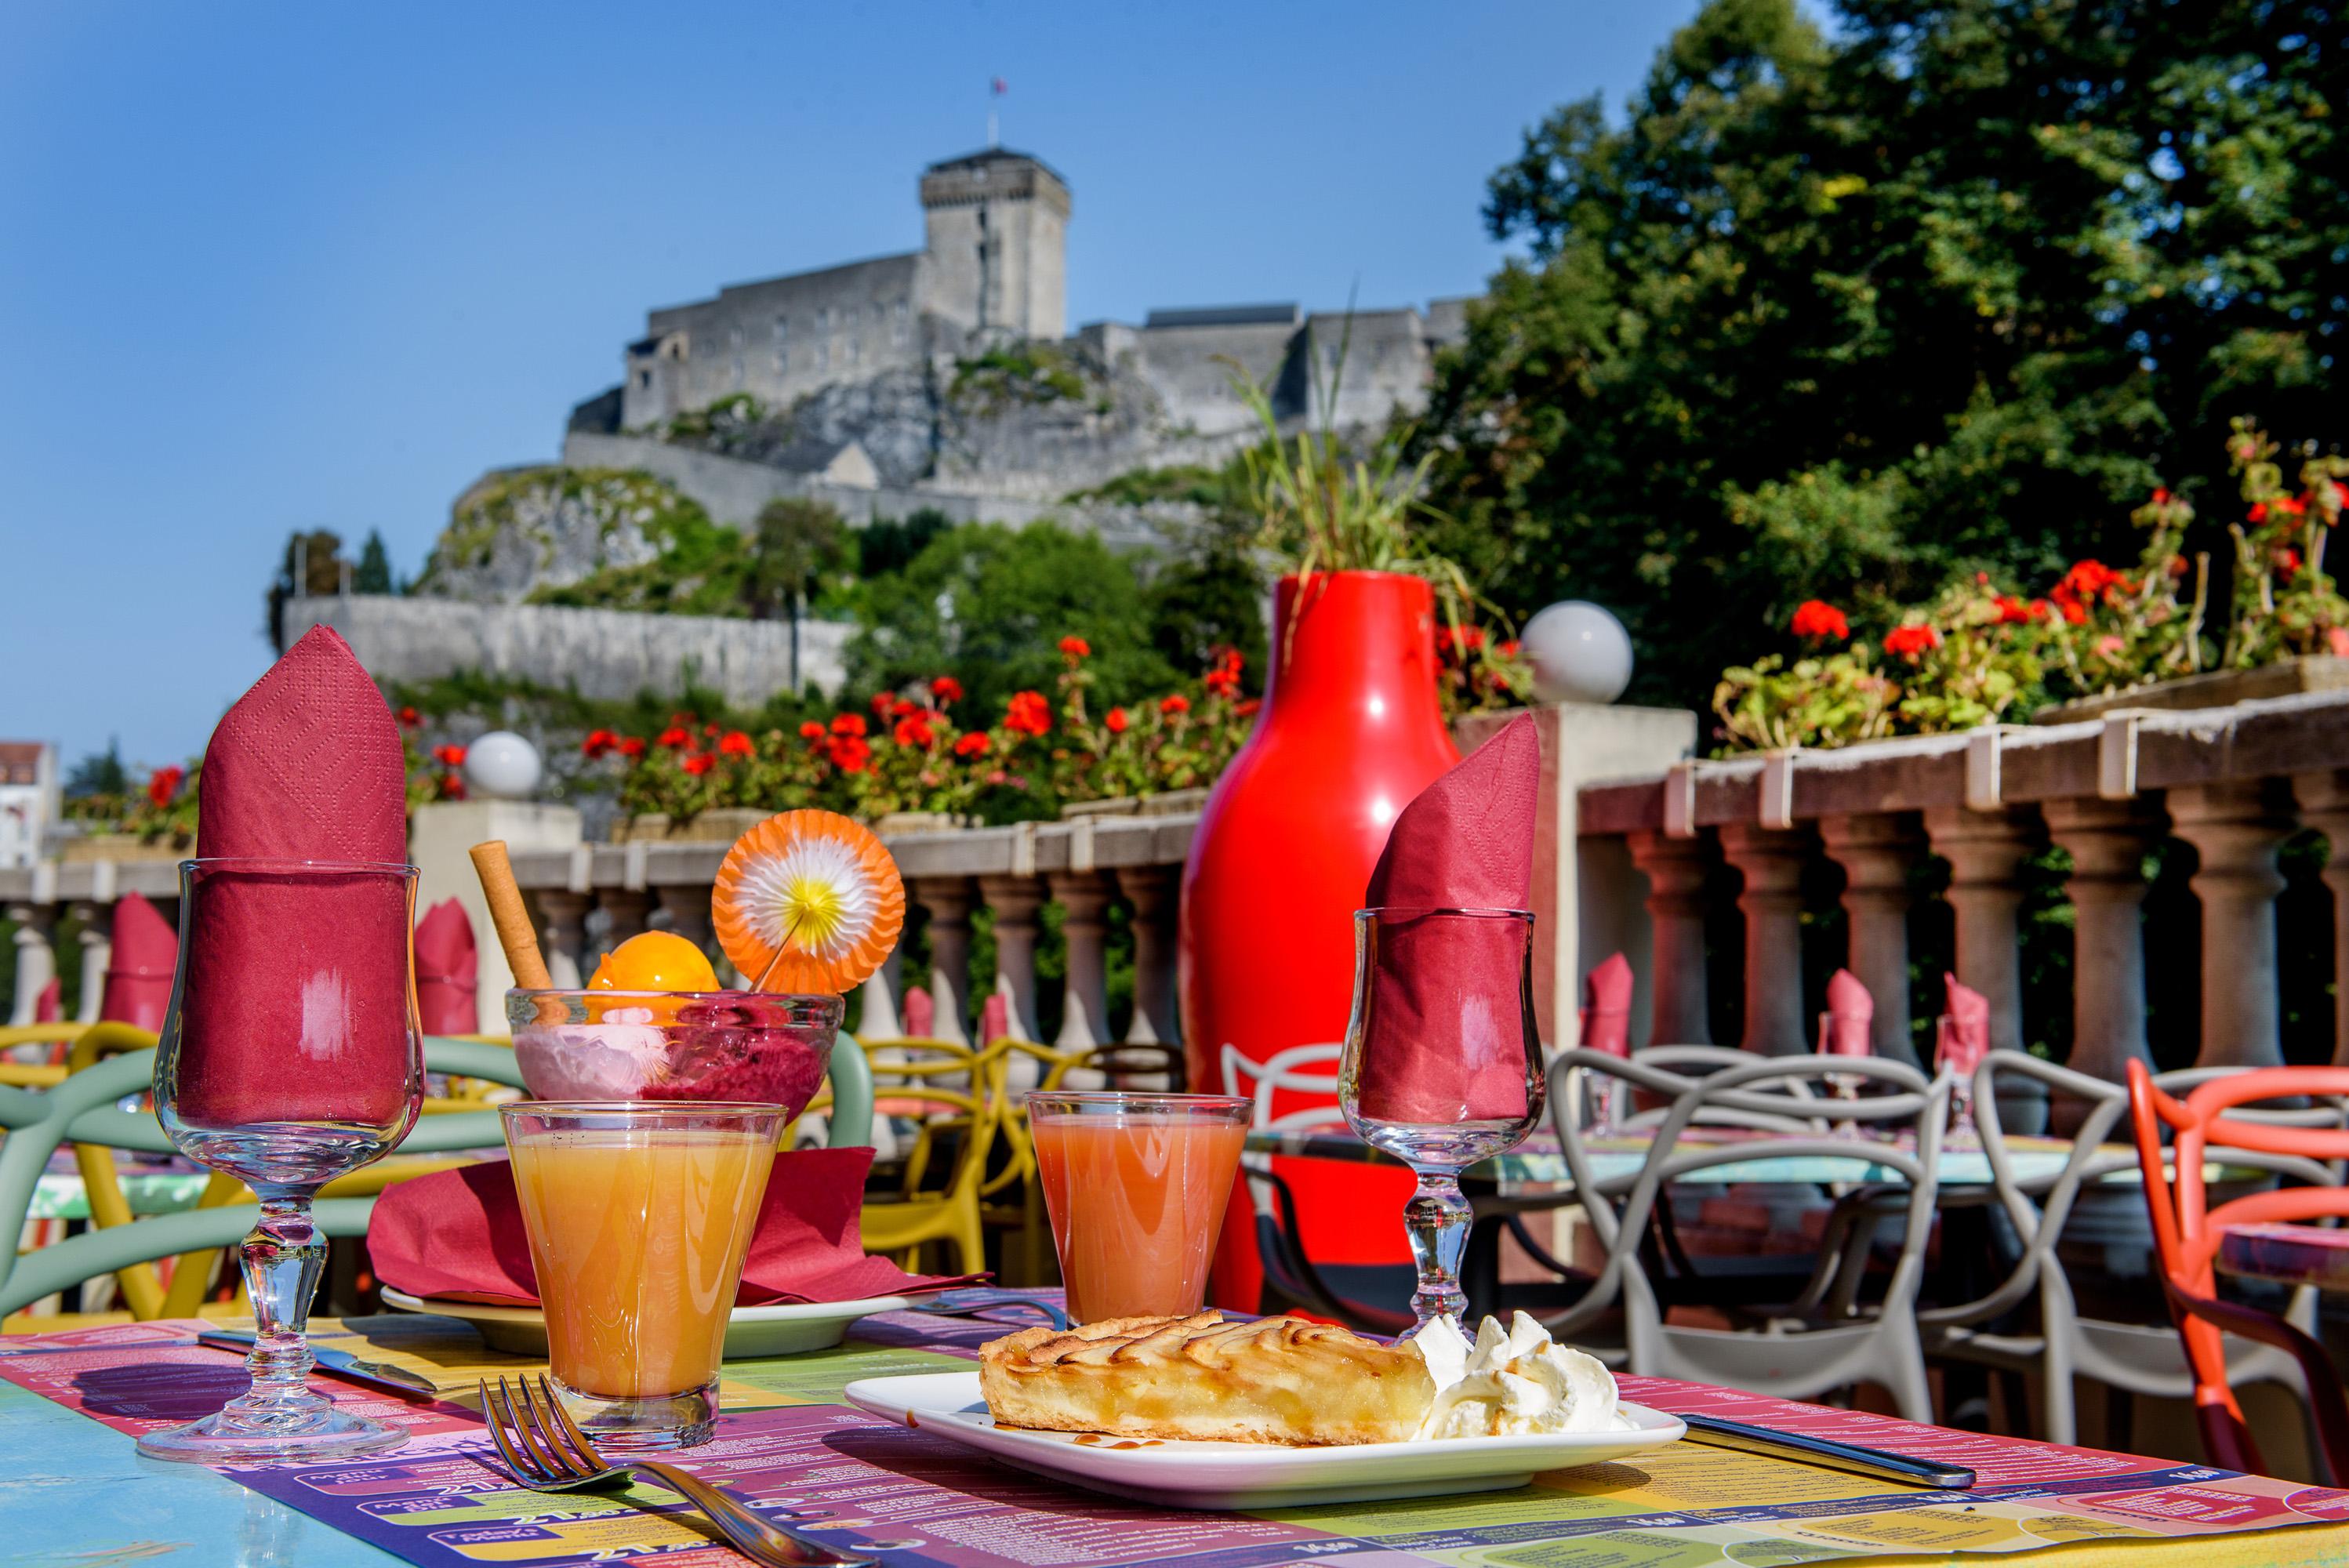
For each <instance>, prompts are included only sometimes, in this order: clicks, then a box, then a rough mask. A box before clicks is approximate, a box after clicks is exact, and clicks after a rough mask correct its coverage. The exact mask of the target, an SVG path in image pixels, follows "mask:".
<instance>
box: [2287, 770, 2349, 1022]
mask: <svg viewBox="0 0 2349 1568" xmlns="http://www.w3.org/2000/svg"><path fill="white" fill-rule="evenodd" d="M2292 798H2293V799H2295V800H2297V801H2298V802H2299V803H2300V819H2301V820H2302V821H2303V822H2305V823H2307V824H2308V825H2309V826H2310V827H2312V828H2313V829H2315V830H2317V831H2318V832H2320V833H2323V835H2324V843H2325V848H2326V850H2327V851H2329V852H2328V853H2327V854H2326V856H2325V859H2324V885H2325V886H2326V887H2329V888H2331V889H2332V890H2333V1065H2334V1066H2335V1067H2349V769H2344V770H2337V771H2334V772H2331V773H2307V774H2302V776H2301V777H2300V778H2298V779H2293V780H2292Z"/></svg>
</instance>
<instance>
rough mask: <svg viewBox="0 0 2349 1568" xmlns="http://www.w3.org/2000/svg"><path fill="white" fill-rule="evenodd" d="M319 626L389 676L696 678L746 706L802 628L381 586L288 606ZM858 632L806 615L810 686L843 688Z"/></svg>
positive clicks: (644, 682) (681, 681)
mask: <svg viewBox="0 0 2349 1568" xmlns="http://www.w3.org/2000/svg"><path fill="white" fill-rule="evenodd" d="M314 625H326V626H332V627H333V628H334V629H335V630H336V631H337V632H339V633H341V634H342V636H343V640H344V641H346V642H347V643H349V644H350V645H351V649H352V651H353V652H354V653H356V654H357V655H358V658H359V663H361V664H362V665H366V666H367V673H368V674H369V675H371V676H375V677H376V678H377V679H378V680H406V681H418V680H430V679H433V678H435V677H438V676H453V675H457V674H460V673H462V672H466V671H480V672H481V673H484V674H488V675H493V676H506V677H509V678H518V679H523V680H528V681H533V682H535V683H536V684H538V685H540V686H552V687H554V688H555V689H557V690H563V689H566V688H568V689H572V690H575V691H577V692H578V694H579V695H580V696H586V697H597V698H610V699H621V700H624V699H626V698H629V697H633V696H636V694H637V693H639V692H643V691H654V692H658V693H661V694H662V695H664V696H667V695H671V694H674V693H677V692H680V691H682V690H683V689H684V688H685V686H687V684H688V682H690V683H692V684H695V685H698V686H706V687H709V688H711V689H713V690H716V691H719V692H720V693H723V694H724V696H725V697H726V700H727V701H728V702H729V703H731V704H733V705H735V706H737V707H758V706H759V705H760V704H761V703H763V702H765V701H766V700H767V699H768V698H769V697H770V696H773V695H774V694H775V693H776V692H777V691H780V690H783V689H785V688H787V687H788V686H790V684H791V627H790V625H789V624H788V623H785V622H781V621H738V620H726V619H719V618H717V617H709V616H698V615H639V614H628V613H626V612H625V611H619V610H572V609H564V608H558V607H556V606H554V605H549V604H471V603H463V602H460V601H458V600H453V599H425V598H396V597H392V596H389V595H383V594H372V593H354V594H348V595H342V596H336V597H321V598H305V599H295V600H293V601H291V602H289V603H287V604H286V606H285V639H286V641H287V642H288V643H289V644H290V643H291V642H292V641H293V640H294V639H295V638H296V637H299V636H300V635H301V634H303V633H304V632H306V631H308V630H309V629H310V628H311V627H312V626H314ZM852 630H853V628H852V627H850V626H847V625H845V624H841V623H838V622H831V621H808V622H802V623H801V625H800V672H801V676H802V685H804V684H806V683H807V682H810V681H812V682H813V683H814V684H815V685H816V686H819V687H821V688H822V689H823V690H824V691H826V692H833V691H837V690H838V689H839V688H840V686H841V683H842V680H843V666H842V662H841V654H842V650H843V647H844V646H845V645H846V644H847V641H848V635H849V633H850V632H851V631H852Z"/></svg>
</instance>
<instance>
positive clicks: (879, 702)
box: [873, 691, 897, 713]
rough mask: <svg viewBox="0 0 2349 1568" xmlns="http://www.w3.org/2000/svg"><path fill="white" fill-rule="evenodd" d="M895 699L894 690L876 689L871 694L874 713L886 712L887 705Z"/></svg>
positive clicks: (887, 709)
mask: <svg viewBox="0 0 2349 1568" xmlns="http://www.w3.org/2000/svg"><path fill="white" fill-rule="evenodd" d="M896 700H897V694H896V693H895V692H893V691H876V692H874V694H873V711H874V712H875V713H886V712H888V711H889V705H890V704H892V703H894V702H895V701H896Z"/></svg>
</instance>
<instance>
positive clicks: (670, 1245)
mask: <svg viewBox="0 0 2349 1568" xmlns="http://www.w3.org/2000/svg"><path fill="white" fill-rule="evenodd" d="M498 1109H499V1112H500V1114H501V1115H502V1118H503V1119H504V1126H505V1133H506V1148H507V1150H509V1151H510V1152H511V1153H512V1156H513V1177H514V1191H515V1194H516V1195H517V1196H518V1197H519V1198H520V1199H521V1201H522V1217H523V1229H524V1230H525V1231H526V1232H527V1233H529V1239H530V1262H531V1267H532V1268H533V1270H534V1271H535V1272H536V1274H537V1275H538V1296H539V1305H540V1307H541V1309H542V1310H543V1312H544V1313H545V1315H546V1348H547V1359H548V1361H549V1363H550V1364H551V1367H552V1370H553V1372H554V1389H555V1393H556V1395H557V1397H559V1398H562V1399H563V1401H564V1407H565V1408H566V1409H567V1410H568V1411H569V1412H570V1414H571V1416H572V1418H573V1419H574V1420H575V1421H577V1422H578V1423H579V1425H580V1426H581V1427H582V1428H584V1429H585V1430H586V1432H587V1434H588V1435H589V1436H590V1437H592V1438H595V1439H597V1440H598V1442H597V1446H598V1447H605V1446H608V1447H610V1448H612V1449H616V1450H619V1451H621V1452H632V1453H647V1452H654V1451H657V1450H660V1449H683V1448H691V1447H693V1446H695V1445H696V1444H698V1443H706V1442H708V1441H709V1437H710V1433H711V1431H712V1429H713V1423H714V1422H715V1421H716V1419H717V1416H718V1364H719V1360H720V1359H721V1358H722V1357H723V1355H724V1352H725V1348H726V1324H727V1319H728V1317H729V1316H730V1315H731V1314H732V1312H733V1310H734V1293H735V1291H736V1289H737V1288H738V1287H739V1286H740V1284H741V1283H742V1260H743V1258H744V1257H745V1256H746V1255H748V1253H750V1236H751V1233H752V1232H753V1231H755V1230H756V1229H757V1228H758V1222H759V1204H760V1202H761V1199H763V1198H764V1197H765V1195H766V1191H767V1176H768V1172H769V1171H771V1170H772V1169H773V1167H774V1162H775V1142H776V1140H777V1139H779V1138H781V1136H782V1130H783V1124H784V1122H785V1121H786V1120H787V1119H789V1118H788V1117H787V1116H786V1114H785V1112H784V1110H783V1108H782V1107H781V1106H779V1105H745V1104H729V1103H725V1102H723V1101H718V1100H670V1101H647V1100H612V1101H605V1102H595V1101H588V1102H580V1101H567V1100H564V1101H558V1100H520V1101H515V1102H513V1103H511V1104H507V1105H502V1106H500V1107H499V1108H498Z"/></svg>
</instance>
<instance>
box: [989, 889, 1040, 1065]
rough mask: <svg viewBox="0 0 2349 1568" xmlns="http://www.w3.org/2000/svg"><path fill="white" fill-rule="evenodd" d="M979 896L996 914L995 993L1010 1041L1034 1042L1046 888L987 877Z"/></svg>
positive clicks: (1036, 1031)
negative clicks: (1040, 913)
mask: <svg viewBox="0 0 2349 1568" xmlns="http://www.w3.org/2000/svg"><path fill="white" fill-rule="evenodd" d="M978 892H979V896H980V897H981V898H983V899H985V900H986V901H987V907H988V909H990V910H993V911H994V912H995V989H996V992H997V993H998V994H999V995H1001V996H1002V997H1003V999H1004V1002H1005V1003H1006V1004H1007V1006H1006V1011H1007V1012H1008V1013H1009V1028H1010V1031H1011V1037H1012V1038H1013V1039H1015V1040H1032V1039H1034V1038H1035V1037H1036V1036H1037V1033H1038V1030H1037V1027H1036V937H1037V934H1038V932H1039V930H1040V927H1039V926H1038V924H1037V921H1036V912H1037V911H1038V910H1040V909H1041V908H1042V907H1043V905H1044V889H1043V886H1042V884H1041V883H1040V882H1037V880H1036V879H1035V878H1034V877H1032V876H984V877H981V878H979V879H978ZM979 1043H980V1044H982V1045H984V1044H987V1043H988V1042H986V1041H983V1040H982V1041H981V1042H979Z"/></svg>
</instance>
